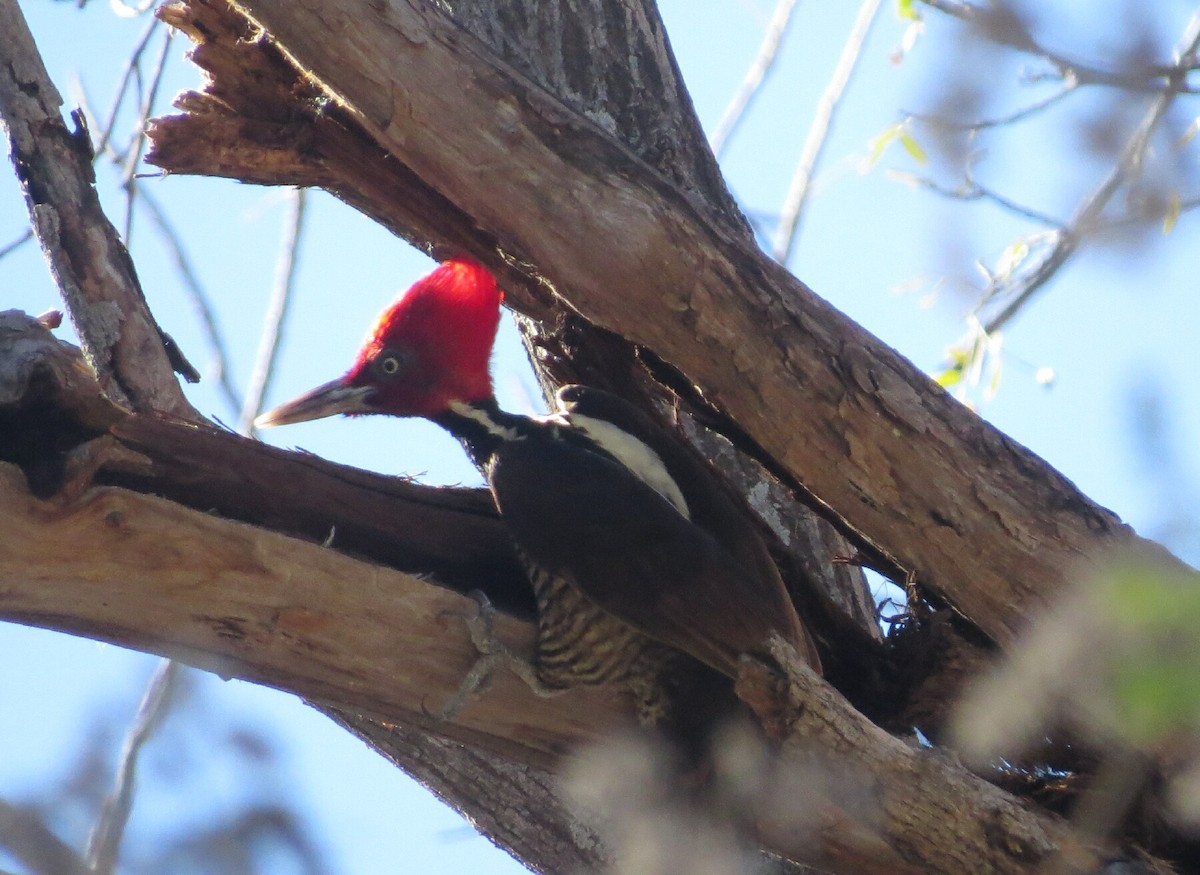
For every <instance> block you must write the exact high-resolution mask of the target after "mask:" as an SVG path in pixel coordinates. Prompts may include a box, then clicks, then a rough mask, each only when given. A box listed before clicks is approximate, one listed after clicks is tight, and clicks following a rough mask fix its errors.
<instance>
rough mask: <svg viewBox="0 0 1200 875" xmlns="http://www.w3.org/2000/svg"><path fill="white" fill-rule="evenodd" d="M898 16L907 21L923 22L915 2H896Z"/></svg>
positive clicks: (902, 0) (897, 0)
mask: <svg viewBox="0 0 1200 875" xmlns="http://www.w3.org/2000/svg"><path fill="white" fill-rule="evenodd" d="M896 15H897V16H898V17H900V18H902V19H904V20H905V21H920V20H921V13H920V12H918V11H917V8H916V3H915V0H896Z"/></svg>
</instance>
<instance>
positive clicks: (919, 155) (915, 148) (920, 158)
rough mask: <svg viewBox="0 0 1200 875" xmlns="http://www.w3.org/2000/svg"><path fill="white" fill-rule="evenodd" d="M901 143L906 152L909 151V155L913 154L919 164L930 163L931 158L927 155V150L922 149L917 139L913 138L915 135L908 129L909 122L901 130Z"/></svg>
mask: <svg viewBox="0 0 1200 875" xmlns="http://www.w3.org/2000/svg"><path fill="white" fill-rule="evenodd" d="M900 145H901V146H903V147H904V151H905V152H907V153H908V154H909V155H912V156H913V158H915V159H916V161H917V163H918V164H928V163H929V158H928V156H926V154H925V150H924V149H922V148H921V146H920V144H919V143H918V142H917V141H916V139H914V138H913V135H912V134H911V133H910V132H909V130H908V125H907V124H905V126H904V127H903V128H902V129H901V131H900Z"/></svg>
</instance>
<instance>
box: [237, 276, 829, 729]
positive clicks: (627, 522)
mask: <svg viewBox="0 0 1200 875" xmlns="http://www.w3.org/2000/svg"><path fill="white" fill-rule="evenodd" d="M502 300H503V292H501V291H500V289H499V288H498V287H497V284H496V280H495V278H494V277H493V276H492V275H491V273H490V272H489V271H488V270H487V269H486V268H484V267H482V266H481V265H478V264H476V263H474V262H470V261H466V260H457V261H447V262H446V263H444V264H442V265H441V266H440V267H438V268H437V269H436V270H435V271H433V273H431V274H430V275H429V276H427V277H425V278H424V279H422V280H420V281H418V282H417V283H416V284H415V285H413V286H412V288H410V289H409V290H408V292H406V293H405V294H404V295H402V296H401V297H400V298H399V299H398V300H397V301H396V303H395V304H393V305H392V306H391V307H390V308H389V309H387V310H386V311H385V312H384V313H383V315H382V316H381V317H380V319H379V321H378V323H377V324H376V325H375V327H374V328H373V329H372V331H371V332H370V334H369V335H368V336H367V339H366V342H365V344H364V345H363V347H362V349H361V350H360V351H359V353H358V357H357V359H356V360H355V362H354V365H353V367H351V368H350V370H349V371H348V372H347V373H346V374H345V375H344V376H342V377H340V378H338V379H336V380H333V381H332V382H330V383H326V384H325V385H323V386H319V387H318V388H316V389H313V390H312V391H310V392H308V393H306V394H305V395H302V396H301V397H299V398H297V399H295V400H294V401H291V402H288V403H286V404H284V405H282V406H280V407H277V408H275V409H274V410H272V411H270V412H268V413H266V414H264V415H263V416H261V417H260V418H259V420H258V423H257V424H258V425H260V426H274V425H284V424H287V423H293V422H303V421H307V420H312V419H318V418H320V417H325V416H331V415H333V414H337V413H343V414H349V415H358V414H367V413H384V414H390V415H392V416H421V417H425V418H427V419H430V420H432V421H433V422H436V423H437V424H439V425H441V426H442V427H444V428H445V429H446V430H447V431H449V432H450V433H451V434H453V435H454V436H455V437H457V438H458V439H459V440H460V441H461V442H462V444H463V446H464V447H465V448H466V451H467V453H468V454H469V455H470V456H471V458H472V460H473V461H474V462H475V464H476V465H477V466H478V467H479V469H480V470H481V471H482V472H483V474H484V476H485V477H486V478H487V482H488V485H489V487H490V488H491V491H492V495H493V497H494V499H495V502H496V507H497V508H498V509H499V511H500V514H501V516H502V517H503V520H504V522H505V524H506V525H507V527H508V529H509V531H510V532H511V534H512V539H513V542H514V544H515V546H516V549H517V552H518V554H519V555H520V558H521V560H522V561H523V562H524V563H525V565H526V568H527V570H528V572H529V577H530V581H531V583H532V585H533V589H534V593H535V596H536V599H537V605H538V634H537V642H536V650H535V653H534V656H533V669H534V674H535V677H536V679H537V681H539V682H540V684H541V686H542V687H544V688H549V689H565V688H568V687H572V686H576V685H581V684H623V685H625V686H626V688H627V689H628V690H629V691H630V692H631V693H632V694H633V695H634V697H635V702H636V703H637V707H638V713H639V717H640V718H641V720H642V722H643V723H648V724H677V723H680V722H682V721H683V720H685V719H687V718H681V717H679V715H670V714H667V713H664V712H665V711H667V710H669V709H670V708H671V707H672V703H673V701H675V700H678V699H679V698H681V694H680V690H679V687H680V686H681V685H682V686H685V687H686V686H688V685H690V686H691V690H692V692H685V693H683V694H682V698H684V699H687V700H688V701H689V702H694V700H695V698H696V696H695V693H694V691H695V689H696V684H697V683H700V684H701V685H703V683H705V682H707V681H703V680H702V681H699V682H698V681H696V680H695V679H694V678H695V677H696V672H695V671H694V670H693V671H691V673H690V674H689V671H688V670H687V669H686V667H685V668H684V670H683V671H682V675H681V673H680V665H681V663H690V664H691V665H692V667H693V669H699V670H700V673H701V675H703V676H705V677H709V678H711V672H708V671H707V670H705V669H702V668H701V667H700V666H696V665H695V663H694V662H693V661H694V660H698V661H699V662H700V663H703V664H704V666H707V667H708V669H711V670H715V671H716V672H719V673H720V674H721V675H725V676H726V677H728V678H734V677H736V675H737V672H738V662H739V658H740V657H741V656H742V655H743V654H747V653H748V654H760V655H764V656H765V655H766V653H767V651H766V647H767V644H768V641H769V639H770V638H771V637H772V636H773V635H779V636H782V638H783V639H784V640H786V641H788V642H789V643H790V644H791V645H792V646H793V647H794V648H795V650H796V651H797V653H799V655H800V656H801V658H803V659H806V660H807V661H808V662H809V664H811V665H812V666H813V667H814V668H816V669H818V670H819V660H818V657H817V653H816V650H815V648H814V646H813V642H812V639H811V638H810V637H809V634H808V632H807V630H806V629H805V627H804V625H803V624H802V622H801V621H800V618H799V617H798V616H797V614H796V611H795V608H794V607H793V605H792V602H791V600H790V598H789V597H788V594H787V591H786V589H785V587H784V584H783V581H782V580H781V578H780V576H779V573H778V570H777V569H776V567H775V565H774V562H773V561H772V559H771V557H770V555H769V553H768V550H767V548H766V546H765V544H764V543H763V541H762V539H761V538H760V537H759V534H758V532H757V530H756V528H755V525H754V523H753V522H752V521H751V520H750V518H749V517H748V515H747V512H746V510H745V509H744V507H743V506H742V505H741V504H740V503H739V502H738V500H737V499H735V498H734V497H733V495H732V493H731V492H730V491H729V490H728V489H727V487H725V485H724V484H722V483H720V482H718V481H717V480H716V479H715V478H714V477H713V475H712V474H711V473H710V472H709V470H708V469H707V467H706V465H705V463H704V462H703V461H702V460H701V459H700V458H699V456H698V455H695V454H693V453H692V451H691V450H689V449H686V448H684V447H683V446H681V445H680V444H679V443H678V442H677V441H676V440H675V439H674V438H672V437H671V436H670V435H669V434H667V433H666V432H665V431H663V430H662V429H660V428H659V427H658V426H657V425H656V424H655V423H654V422H653V421H652V420H651V419H650V418H649V417H648V416H646V415H645V414H643V413H642V412H641V411H639V410H638V409H637V408H635V407H633V406H632V405H630V404H628V403H627V402H625V401H623V400H622V399H620V398H618V397H616V396H614V395H611V394H609V393H607V392H602V391H599V390H596V389H589V388H586V387H584V386H565V387H563V388H562V389H561V390H559V392H558V398H557V401H558V408H559V409H558V410H557V411H555V412H553V413H550V414H549V415H546V416H536V417H531V416H521V415H517V414H513V413H508V412H506V411H504V410H501V409H500V407H499V406H498V405H497V403H496V399H495V397H494V396H493V392H492V380H491V375H490V372H489V367H488V365H489V359H490V358H491V353H492V345H493V342H494V340H495V336H496V329H497V326H498V323H499V318H500V304H501V301H502ZM681 654H685V655H686V656H681ZM681 676H683V677H689V678H692V679H691V680H684V681H681V680H679V678H680V677H681ZM689 707H694V705H689ZM709 728H711V727H709Z"/></svg>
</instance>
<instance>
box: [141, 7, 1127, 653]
mask: <svg viewBox="0 0 1200 875" xmlns="http://www.w3.org/2000/svg"><path fill="white" fill-rule="evenodd" d="M204 8H205V7H204V6H203V5H202V4H194V5H193V7H192V9H193V10H194V11H195V12H194V14H201V10H203V9H204ZM241 8H243V9H245V10H246V11H247V14H248V15H250V16H251V17H252V18H253V19H254V20H255V21H257V22H259V23H260V24H261V25H262V26H263V27H264V28H265V29H266V30H267V31H269V32H270V33H271V34H272V36H273V38H274V39H276V40H278V44H279V45H280V46H281V47H282V49H283V51H284V53H285V55H286V56H287V57H288V58H289V59H290V60H291V61H293V62H294V63H295V64H296V65H298V67H299V68H300V69H301V70H303V71H304V72H305V73H306V74H307V76H308V77H309V81H315V82H317V83H320V85H321V87H323V88H325V89H327V90H328V92H329V93H330V94H332V95H334V96H335V97H336V99H337V103H338V105H339V108H340V111H342V112H344V113H345V119H346V123H347V124H357V125H358V126H359V127H360V128H361V131H362V132H363V133H364V134H365V135H366V136H368V137H369V138H370V139H371V140H373V141H374V142H375V143H376V144H377V146H378V147H379V148H381V149H382V150H383V151H385V152H387V153H388V154H389V155H391V156H392V158H393V159H394V160H395V161H396V162H397V163H402V164H403V165H404V167H405V168H406V170H405V171H404V173H402V174H400V176H405V177H406V178H408V179H412V178H413V177H414V176H415V177H416V179H418V180H421V182H420V184H419V185H417V186H416V188H417V192H418V194H419V192H420V191H421V190H422V189H436V191H437V193H438V197H439V198H440V199H441V200H440V203H441V205H442V206H441V209H440V210H438V209H435V210H432V211H430V212H427V213H425V214H424V215H423V216H422V217H421V218H420V221H419V222H417V221H412V222H407V223H405V221H404V218H403V217H400V216H396V217H395V218H396V219H397V220H399V221H400V222H401V223H402V227H407V229H408V233H409V234H412V235H414V236H421V235H424V236H425V239H433V240H437V241H445V242H448V243H449V244H450V245H458V243H459V241H460V240H461V238H462V237H463V236H464V235H465V236H468V237H470V238H471V242H470V245H469V246H467V247H466V248H468V249H469V251H471V252H473V253H474V254H476V255H477V256H479V257H481V258H483V259H484V260H485V261H486V262H488V263H489V264H491V265H494V266H496V267H497V268H499V269H500V271H501V273H502V274H503V275H504V276H505V278H506V279H508V280H511V281H510V282H509V286H510V300H511V301H512V302H513V303H514V305H515V306H516V307H517V308H519V309H522V310H525V311H528V312H530V313H532V314H534V315H535V316H540V315H544V314H545V313H546V312H547V307H548V305H547V303H546V301H547V297H546V295H547V293H548V292H549V293H550V294H551V295H552V296H559V297H561V298H562V299H565V300H566V301H568V302H569V303H570V305H571V307H572V308H573V309H574V310H575V311H577V312H578V313H580V314H582V315H583V316H584V317H586V318H587V319H588V320H589V321H590V322H592V323H594V324H597V325H600V326H603V327H605V328H608V329H610V330H612V331H613V332H614V333H616V334H619V335H622V336H624V337H626V338H629V339H631V340H632V341H634V342H635V343H636V344H637V345H638V346H639V347H642V348H646V349H648V350H653V354H654V357H655V359H656V361H657V362H658V363H659V365H660V367H662V368H664V369H666V370H668V371H669V372H671V373H673V374H675V375H676V381H677V385H678V386H680V387H696V388H695V389H694V390H691V389H689V391H693V393H695V392H699V393H700V394H702V395H703V397H704V398H706V399H707V400H708V401H710V402H712V404H713V405H715V406H716V407H717V408H719V410H720V411H721V421H722V423H723V425H724V426H725V427H726V428H727V431H728V433H729V434H730V436H731V437H733V438H734V439H735V443H737V444H739V445H740V446H743V447H751V448H756V450H757V452H758V454H759V455H760V457H761V458H762V459H764V461H766V462H767V463H768V467H770V468H771V470H773V471H774V473H776V474H777V475H779V476H782V477H783V478H784V480H785V482H787V483H789V484H790V485H793V486H797V487H802V491H803V492H804V494H806V496H807V497H808V499H809V500H810V501H813V502H814V503H815V504H816V505H817V506H818V507H820V508H821V509H823V510H824V511H825V512H827V513H829V514H831V515H833V516H834V517H836V518H837V520H838V521H839V522H840V523H841V524H842V525H843V526H844V528H845V529H846V530H847V531H848V532H849V533H850V534H851V537H852V539H854V540H855V542H856V544H857V546H859V548H860V549H861V550H863V551H864V552H865V553H866V554H867V555H869V556H874V558H875V559H876V560H877V561H879V562H881V563H882V564H883V565H884V567H885V568H889V569H890V570H891V571H892V572H893V573H899V572H901V571H903V572H908V573H911V574H913V575H915V579H916V580H917V582H918V584H919V585H920V586H922V587H923V588H924V589H926V590H927V591H929V592H931V593H933V594H934V595H935V596H936V597H938V598H939V599H942V600H944V601H946V602H948V603H949V604H951V605H953V606H954V607H955V608H956V609H957V610H958V611H960V612H961V613H962V614H964V615H965V616H966V617H967V618H969V619H970V621H971V622H972V623H973V624H975V625H976V626H977V627H978V628H979V629H981V630H982V631H983V632H985V633H986V634H987V635H988V636H990V637H992V638H993V639H995V640H998V641H1006V640H1008V639H1009V638H1010V637H1011V635H1012V634H1013V632H1014V631H1015V630H1016V629H1018V628H1019V627H1020V626H1021V625H1022V624H1023V621H1024V618H1025V617H1026V616H1028V614H1029V613H1030V612H1032V611H1036V610H1037V609H1038V608H1039V607H1040V606H1042V605H1044V604H1045V603H1046V601H1047V600H1048V599H1050V598H1052V597H1053V595H1054V594H1055V593H1056V592H1058V591H1059V590H1060V589H1061V587H1062V585H1063V583H1064V581H1065V580H1066V579H1067V577H1068V576H1069V574H1070V572H1071V571H1072V570H1073V569H1075V568H1076V567H1078V566H1079V565H1080V564H1083V565H1085V566H1086V564H1087V563H1088V562H1089V557H1093V556H1095V555H1098V554H1099V553H1100V552H1102V551H1104V550H1106V549H1108V548H1112V547H1117V546H1121V545H1122V544H1131V543H1133V542H1134V541H1136V540H1137V539H1136V536H1134V535H1133V534H1132V533H1131V532H1130V531H1129V530H1128V529H1127V528H1126V527H1124V526H1122V525H1121V524H1120V521H1119V520H1118V519H1117V518H1116V517H1115V516H1114V515H1113V514H1111V513H1110V512H1108V511H1106V510H1104V509H1103V508H1100V507H1098V506H1096V505H1095V504H1094V503H1092V502H1091V501H1089V500H1088V499H1087V498H1086V496H1083V495H1081V494H1080V493H1079V492H1078V490H1076V489H1075V488H1074V487H1073V486H1072V485H1071V484H1070V483H1069V482H1068V481H1066V480H1065V479H1064V478H1063V477H1062V476H1061V475H1060V474H1058V473H1057V472H1056V471H1054V469H1053V468H1051V467H1050V466H1048V465H1046V464H1045V462H1043V461H1042V460H1040V459H1038V458H1037V457H1036V456H1034V455H1032V454H1031V453H1029V452H1028V451H1027V450H1025V449H1024V448H1023V447H1021V446H1020V445H1019V444H1017V443H1015V442H1014V441H1012V440H1011V439H1009V438H1007V437H1005V436H1004V435H1002V434H1000V433H999V432H997V431H996V430H995V429H993V428H991V427H990V426H988V425H987V424H986V423H985V422H983V421H982V420H981V419H979V418H978V417H977V416H976V415H975V414H974V413H972V412H971V411H969V410H967V409H965V408H963V407H962V405H960V404H958V403H957V402H955V401H954V400H953V399H952V398H950V397H949V396H948V395H947V394H946V393H945V392H944V391H942V390H941V389H939V388H938V387H937V386H935V385H934V384H933V383H932V382H931V381H929V380H928V379H927V378H926V377H925V376H924V375H923V374H921V373H920V372H919V371H917V370H916V369H915V368H914V367H913V366H912V365H911V364H910V363H909V362H907V361H906V360H905V359H903V358H902V357H901V356H899V355H897V354H896V353H895V351H893V350H891V349H889V348H888V347H886V346H885V345H883V344H881V343H879V342H878V341H876V340H875V339H874V338H871V337H870V336H869V335H867V334H866V333H865V332H863V331H862V330H861V329H859V328H858V327H857V326H855V325H854V324H853V323H851V322H849V321H848V320H846V319H845V317H843V316H842V315H841V314H839V313H837V312H836V311H835V310H833V309H832V308H830V307H829V306H828V305H827V304H825V303H824V302H823V301H821V300H820V299H819V298H817V297H816V296H815V295H813V294H812V293H811V292H810V291H809V290H807V289H806V288H804V286H803V285H802V284H801V283H799V282H798V281H797V280H796V279H795V278H793V277H791V276H790V275H788V274H787V273H786V272H785V271H784V270H782V269H781V268H780V267H779V266H778V265H775V264H774V263H773V262H771V261H770V260H769V259H768V258H767V257H766V256H765V255H763V254H762V253H760V252H758V251H757V250H756V249H754V248H753V247H752V245H750V244H749V243H748V241H747V239H746V238H745V236H744V235H743V234H740V233H738V232H736V231H732V230H730V227H729V225H728V224H727V223H716V222H710V221H708V211H704V212H701V211H699V210H698V209H697V208H696V207H695V204H694V198H692V197H689V196H688V195H686V194H684V193H682V192H680V191H679V190H678V189H677V188H676V187H675V186H674V185H673V184H672V182H671V180H669V179H667V178H665V177H664V176H663V175H662V174H661V173H659V172H658V171H657V170H656V169H655V168H653V167H651V166H650V165H648V164H646V163H644V162H643V161H641V160H640V159H639V158H638V157H636V156H635V155H633V154H632V153H631V152H630V151H629V149H628V148H627V147H626V146H625V145H624V144H622V143H620V142H617V141H615V140H614V139H613V138H612V137H610V136H608V135H607V133H606V132H605V131H604V130H603V129H602V128H601V127H600V126H599V125H597V124H595V123H594V122H592V121H591V120H589V119H587V118H584V117H581V116H580V115H577V114H575V113H573V112H572V111H571V110H570V109H569V107H567V106H566V105H564V104H563V103H561V102H560V101H558V100H556V99H555V98H553V97H551V96H550V95H549V94H548V93H546V92H545V91H543V90H542V89H541V88H539V87H537V86H535V85H533V84H531V83H530V82H528V81H527V80H525V79H524V78H523V77H521V76H520V75H519V74H518V73H517V72H516V71H515V70H513V69H512V68H511V67H509V66H507V65H506V64H504V63H503V62H502V61H501V60H499V59H498V58H496V57H495V56H494V55H493V54H491V53H490V52H489V50H488V49H487V47H486V46H485V45H484V44H482V43H481V42H480V41H478V40H477V39H476V38H474V37H473V36H472V35H471V34H469V33H467V32H466V31H464V30H463V29H462V28H461V27H460V26H459V25H457V24H456V23H455V22H454V21H453V20H452V19H450V18H449V17H447V16H446V15H444V14H442V13H440V12H438V11H436V9H435V8H434V7H431V6H429V7H427V6H410V5H408V4H405V3H396V4H392V5H385V6H380V7H376V6H374V5H372V4H368V3H362V4H354V3H351V4H339V5H338V6H337V7H336V8H333V7H330V8H318V9H309V10H303V11H301V10H299V9H297V8H296V7H294V6H293V5H292V4H290V3H280V2H271V0H262V2H253V3H249V2H247V3H244V4H241ZM205 14H206V13H205ZM171 15H172V20H177V16H180V15H182V13H179V12H172V13H171ZM330 34H333V35H335V37H336V38H334V39H330ZM206 45H207V44H206ZM346 45H349V46H352V47H353V50H352V51H350V52H349V53H346V52H345V51H344V46H346ZM202 48H203V46H202ZM197 60H198V61H200V62H201V63H206V61H205V59H203V57H202V52H200V51H198V52H197ZM226 72H227V73H229V72H232V71H226ZM233 89H234V84H233V82H231V81H229V80H226V81H225V82H224V83H222V82H221V77H220V76H218V82H217V83H216V84H215V85H214V87H213V89H212V91H213V94H214V96H221V97H222V98H224V97H225V96H226V93H227V92H229V91H231V90H233ZM183 108H185V109H186V110H188V111H189V113H192V114H191V115H188V116H183V117H181V118H176V119H170V120H165V121H162V122H159V124H158V126H157V127H156V130H155V134H154V136H155V140H156V149H155V152H154V155H153V160H154V161H155V162H156V163H158V164H160V165H161V166H165V167H167V168H168V169H172V170H177V171H179V172H221V170H222V168H221V167H218V166H216V165H215V164H214V162H213V161H211V160H208V158H207V157H206V156H205V154H203V153H204V152H206V151H207V150H209V149H210V148H211V146H212V143H213V139H214V136H215V134H214V130H216V129H214V128H213V127H212V126H211V125H210V124H209V121H210V119H209V118H208V116H209V115H210V114H212V113H214V112H216V113H218V115H221V114H225V115H228V114H229V113H230V110H229V107H228V106H227V105H225V104H222V105H221V106H220V108H219V110H218V108H217V107H216V104H215V103H214V101H213V100H212V99H210V98H201V97H196V96H189V97H188V98H186V99H185V101H184V103H183ZM448 118H452V119H454V124H453V125H445V124H439V121H440V120H442V119H448ZM224 157H225V158H229V145H228V143H227V144H226V148H225V150H224ZM309 160H311V161H312V162H313V163H314V164H315V165H317V166H320V167H322V168H323V172H324V173H325V174H327V175H336V171H335V170H334V169H333V167H334V165H335V163H336V162H335V161H334V160H333V159H332V158H330V159H326V158H324V157H322V156H321V154H320V152H319V151H318V152H317V153H316V154H313V153H309ZM235 166H237V161H236V160H235V161H233V162H232V163H231V164H229V165H227V166H225V168H224V172H230V171H231V170H232V169H233V167H235ZM254 167H255V164H254V162H253V161H250V162H248V163H247V166H244V167H241V168H240V169H239V170H237V172H239V173H241V172H246V174H247V175H248V176H249V178H262V176H261V175H256V173H255V172H254ZM260 174H261V170H260ZM400 176H397V175H396V174H392V176H391V179H392V180H394V184H395V185H397V186H401V185H403V182H402V180H401V179H400ZM277 181H280V180H277ZM284 181H287V180H284ZM340 182H342V183H345V182H346V180H341V181H340ZM347 184H348V183H347ZM385 184H386V183H385ZM331 187H332V188H333V189H334V190H335V191H337V192H338V193H340V194H346V195H347V197H348V199H349V200H351V201H352V202H361V200H362V198H363V195H362V193H361V192H362V191H365V190H366V188H365V187H363V188H362V189H360V190H359V192H358V193H357V194H354V193H347V192H346V190H345V189H344V188H340V187H339V184H337V183H335V184H333V185H331ZM547 192H553V195H552V196H547ZM468 216H469V217H470V225H471V227H470V228H469V229H468V228H467V227H466V226H465V224H464V223H465V221H466V220H465V217H468ZM580 241H588V243H587V245H580ZM551 300H553V298H551ZM734 423H736V426H735V425H734Z"/></svg>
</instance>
